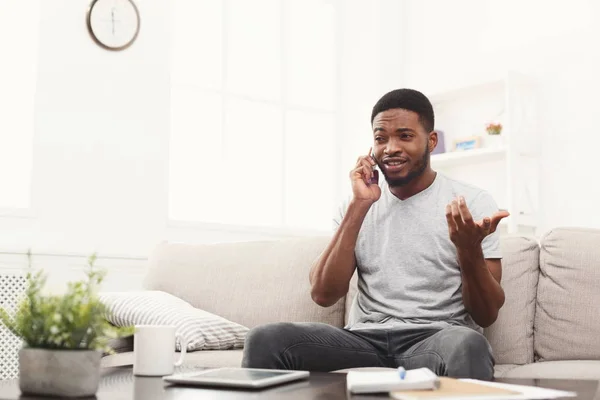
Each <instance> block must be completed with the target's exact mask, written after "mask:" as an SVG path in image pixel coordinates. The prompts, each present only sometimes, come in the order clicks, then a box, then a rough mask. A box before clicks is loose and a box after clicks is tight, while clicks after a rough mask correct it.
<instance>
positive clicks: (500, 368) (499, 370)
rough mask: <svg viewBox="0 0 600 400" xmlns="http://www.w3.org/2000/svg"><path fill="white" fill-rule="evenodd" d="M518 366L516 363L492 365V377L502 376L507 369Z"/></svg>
mask: <svg viewBox="0 0 600 400" xmlns="http://www.w3.org/2000/svg"><path fill="white" fill-rule="evenodd" d="M517 367H519V365H517V364H496V365H495V366H494V378H503V377H504V376H506V374H507V373H508V371H511V370H513V369H515V368H517Z"/></svg>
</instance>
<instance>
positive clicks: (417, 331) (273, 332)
mask: <svg viewBox="0 0 600 400" xmlns="http://www.w3.org/2000/svg"><path fill="white" fill-rule="evenodd" d="M242 366H243V367H246V368H268V369H293V370H307V371H335V370H339V369H345V368H356V367H390V368H396V367H399V366H402V367H404V368H406V369H414V368H421V367H427V368H429V369H430V370H432V371H433V372H435V373H436V374H438V375H440V376H451V377H455V378H475V379H484V380H491V379H492V378H493V375H494V359H493V357H492V354H491V347H490V345H489V343H488V341H487V339H486V338H485V337H484V336H483V335H482V334H480V333H479V332H476V331H474V330H473V329H470V328H466V327H459V326H453V327H447V328H440V327H410V328H406V327H402V328H398V329H396V328H392V329H389V330H388V329H369V330H355V331H350V330H346V329H341V328H336V327H333V326H330V325H326V324H319V323H276V324H268V325H264V326H260V327H257V328H254V329H252V330H251V331H250V332H249V333H248V336H247V338H246V344H245V347H244V358H243V361H242Z"/></svg>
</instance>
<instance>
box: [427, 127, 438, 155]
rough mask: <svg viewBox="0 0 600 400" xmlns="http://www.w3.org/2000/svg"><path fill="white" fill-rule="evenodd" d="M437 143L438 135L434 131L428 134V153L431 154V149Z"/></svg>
mask: <svg viewBox="0 0 600 400" xmlns="http://www.w3.org/2000/svg"><path fill="white" fill-rule="evenodd" d="M437 143H438V134H437V132H436V131H431V132H429V139H428V146H429V151H430V152H432V151H433V149H435V147H436V146H437Z"/></svg>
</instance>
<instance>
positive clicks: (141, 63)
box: [0, 0, 600, 287]
mask: <svg viewBox="0 0 600 400" xmlns="http://www.w3.org/2000/svg"><path fill="white" fill-rule="evenodd" d="M531 1H532V3H531V4H536V5H537V6H539V7H541V5H542V2H540V1H537V0H536V1H534V0H531ZM505 3H506V4H505ZM341 4H343V12H342V15H341V16H340V21H339V22H340V28H339V32H338V34H339V35H340V37H341V38H343V43H342V46H341V47H340V50H339V51H340V56H341V58H340V59H341V61H340V65H339V66H338V67H339V76H340V78H339V82H338V85H339V86H340V88H341V91H340V95H339V98H338V101H339V104H340V115H341V117H342V118H341V119H340V121H339V125H338V130H339V134H338V144H339V147H338V150H337V151H338V153H337V158H338V159H339V160H340V163H339V169H338V170H337V171H336V175H337V176H338V177H339V181H338V187H337V190H338V193H339V196H340V198H341V197H343V196H344V195H346V194H348V193H349V183H348V171H349V170H350V168H351V167H352V165H353V164H354V162H355V160H356V157H357V156H358V155H360V154H364V152H366V151H367V150H368V146H370V145H371V133H370V125H369V117H370V112H371V108H372V106H373V104H374V102H375V101H376V100H377V99H378V98H379V96H381V95H382V94H383V93H384V92H385V91H388V90H391V89H393V88H396V87H400V86H404V84H408V83H410V84H411V85H412V84H414V86H415V87H417V88H420V87H422V86H423V87H425V86H427V87H432V86H435V87H437V86H440V87H443V86H445V85H448V86H455V85H459V84H461V83H468V82H469V81H470V80H472V79H485V78H487V77H488V76H490V75H493V74H495V73H500V72H502V71H504V70H505V69H507V68H512V69H517V70H520V71H522V72H525V73H528V74H530V75H532V76H533V77H534V78H536V79H537V81H538V83H539V85H540V88H541V94H542V96H541V97H542V99H543V101H542V104H541V114H540V117H541V124H542V125H541V129H542V130H543V137H544V140H543V143H540V146H542V150H543V167H544V170H543V175H542V176H541V190H542V195H541V198H542V221H543V225H544V226H543V227H542V228H543V229H547V228H549V227H552V226H556V225H566V224H568V225H581V226H595V227H600V214H598V213H595V203H596V201H595V199H596V198H598V195H599V194H600V192H599V191H600V189H599V188H598V186H597V185H594V183H593V179H594V177H595V174H594V172H595V168H596V166H597V161H596V159H597V157H595V155H596V149H597V148H599V147H600V139H599V137H598V135H597V134H596V132H595V128H596V124H595V121H594V116H595V112H594V111H595V107H596V104H597V102H596V93H598V91H599V90H600V78H599V77H598V76H596V71H598V70H600V69H599V67H600V50H598V48H597V46H596V45H595V43H594V38H597V37H600V35H598V34H599V33H600V32H599V31H598V29H599V28H597V27H596V26H595V25H594V24H593V23H592V21H594V20H597V19H598V17H599V16H600V14H599V10H598V6H597V5H596V3H595V2H593V1H591V0H589V1H585V0H579V1H575V2H573V3H572V4H571V5H570V8H569V9H568V10H564V9H563V8H561V7H559V4H558V3H554V2H543V4H544V7H546V8H545V10H546V11H547V10H551V11H553V12H550V14H548V15H550V17H549V18H550V20H549V21H546V20H544V19H540V9H538V8H535V7H531V6H529V7H523V6H521V5H520V2H518V1H516V0H515V1H511V2H496V1H494V2H480V1H478V0H460V1H453V2H446V1H443V0H435V1H433V0H427V1H420V0H419V1H416V0H408V1H406V2H400V1H395V0H379V1H374V2H365V1H360V0H351V1H345V2H342V3H341ZM138 6H139V8H140V12H141V15H142V25H141V32H140V36H139V38H138V40H137V41H136V43H135V44H134V45H133V46H132V47H131V48H130V49H128V50H127V51H125V52H119V53H110V52H107V51H105V50H103V49H101V48H99V47H98V46H96V45H95V44H94V43H93V42H92V41H91V39H90V38H89V37H88V34H87V31H86V28H85V24H84V17H85V11H86V7H87V3H86V2H83V3H82V2H79V1H75V0H54V1H52V2H42V10H41V32H40V46H39V48H40V51H39V57H38V58H39V65H38V82H37V96H36V109H35V138H34V147H33V155H34V157H33V160H34V165H33V182H32V189H33V193H32V201H33V209H32V215H31V216H30V217H29V218H10V217H1V218H0V267H2V268H6V267H9V266H10V265H12V264H13V263H14V262H15V261H14V260H15V258H14V255H13V254H12V253H19V252H23V251H25V250H26V249H27V248H32V249H33V251H34V252H38V253H44V254H62V255H64V254H71V255H72V256H74V257H70V258H65V259H61V258H58V259H54V258H53V259H52V260H55V261H52V263H51V265H58V264H60V263H61V262H63V261H64V265H73V263H77V264H81V265H84V264H85V258H84V257H78V256H86V255H88V254H89V253H91V252H92V251H97V252H99V254H100V256H101V261H100V265H103V264H104V265H107V266H110V268H114V269H119V268H121V266H122V268H128V271H133V270H136V271H137V272H136V273H133V272H132V276H137V277H138V278H139V277H140V276H141V273H142V272H143V268H144V265H145V264H144V259H145V258H146V257H147V255H148V253H149V252H150V250H151V248H152V247H153V245H154V244H155V243H157V242H159V241H161V240H176V241H190V242H216V241H230V240H246V239H263V238H265V239H268V238H273V237H277V236H280V235H289V234H290V232H254V231H248V230H243V229H241V230H228V229H223V228H222V227H214V226H212V227H211V226H204V227H202V226H200V227H198V226H197V225H189V226H169V225H168V221H167V209H168V207H167V189H168V186H167V185H168V182H167V176H168V127H169V60H168V56H169V39H170V36H169V3H168V1H167V0H160V1H158V0H154V1H150V0H139V1H138ZM498 10H500V11H501V13H500V14H502V15H503V18H504V19H501V20H500V21H498V22H494V18H492V17H493V16H495V15H498V13H499V12H500V11H498ZM492 13H493V14H492ZM515 15H518V21H520V22H518V23H506V24H505V21H506V18H507V17H508V16H515ZM509 26H510V29H508V27H509ZM571 202H573V203H571ZM562 207H564V208H562ZM3 253H5V254H3ZM19 257H20V256H17V258H19ZM40 257H42V256H40ZM44 257H47V256H44ZM102 257H104V258H102ZM113 257H116V258H113ZM38 260H40V262H42V261H41V260H42V258H39V259H38ZM43 260H46V259H43ZM132 260H133V261H132ZM44 263H45V261H44ZM48 265H50V264H48ZM53 268H54V267H53ZM56 268H58V267H56ZM69 268H70V267H69ZM136 274H137V275H136ZM67 275H68V274H67ZM136 279H137V278H136ZM136 279H133V278H132V281H131V282H130V283H127V284H128V285H131V287H135V286H136V285H138V283H139V281H138V280H136ZM121 284H123V282H121ZM115 285H116V283H115ZM116 286H118V285H116Z"/></svg>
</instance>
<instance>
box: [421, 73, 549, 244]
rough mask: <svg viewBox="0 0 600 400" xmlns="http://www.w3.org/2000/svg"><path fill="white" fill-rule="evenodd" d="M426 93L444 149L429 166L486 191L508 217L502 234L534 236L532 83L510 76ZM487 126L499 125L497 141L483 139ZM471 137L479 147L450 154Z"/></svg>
mask: <svg viewBox="0 0 600 400" xmlns="http://www.w3.org/2000/svg"><path fill="white" fill-rule="evenodd" d="M425 94H426V95H427V96H428V97H429V99H430V100H431V102H432V103H433V107H434V111H435V115H436V124H435V125H436V129H438V130H440V131H442V132H443V133H444V142H445V149H446V152H445V153H442V154H434V155H432V157H431V164H432V167H433V168H434V169H435V170H437V171H440V172H443V173H445V174H447V175H449V176H451V177H453V178H456V179H459V180H462V181H465V182H467V183H471V184H473V185H476V186H479V187H481V188H483V189H485V190H488V191H489V192H490V193H491V194H492V195H493V196H494V198H495V199H496V201H497V203H498V206H499V207H500V208H503V209H507V210H508V211H509V212H510V213H511V216H510V217H509V218H507V219H505V220H504V221H503V223H502V227H503V229H504V230H505V233H509V234H515V233H526V234H535V233H536V228H537V226H539V223H538V222H539V221H538V215H539V212H538V210H539V207H538V182H539V152H538V146H537V144H538V143H539V142H538V141H537V139H538V137H539V136H538V130H537V123H536V105H537V101H536V91H535V85H534V83H533V82H532V81H531V80H530V79H529V78H528V77H526V76H523V75H521V74H519V73H516V72H512V71H511V72H507V73H506V75H505V76H503V77H501V78H498V79H493V80H490V81H487V82H478V83H475V84H472V85H468V86H461V87H457V88H451V89H447V90H443V91H431V92H427V91H425ZM491 121H495V122H501V123H502V125H503V130H502V134H501V136H500V138H498V137H495V138H490V137H488V135H487V133H486V131H485V125H486V124H487V123H488V122H491ZM475 136H479V138H480V142H481V147H480V148H476V149H472V150H462V151H453V145H454V142H455V141H460V140H464V139H468V138H472V137H475ZM490 139H495V140H496V141H497V142H496V143H493V144H492V141H491V140H490ZM498 140H499V141H498Z"/></svg>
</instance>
